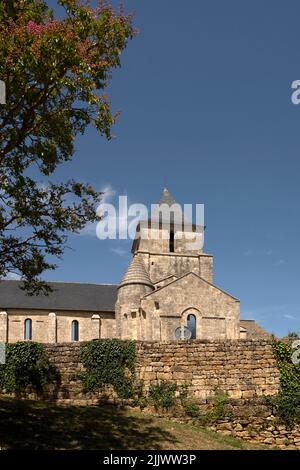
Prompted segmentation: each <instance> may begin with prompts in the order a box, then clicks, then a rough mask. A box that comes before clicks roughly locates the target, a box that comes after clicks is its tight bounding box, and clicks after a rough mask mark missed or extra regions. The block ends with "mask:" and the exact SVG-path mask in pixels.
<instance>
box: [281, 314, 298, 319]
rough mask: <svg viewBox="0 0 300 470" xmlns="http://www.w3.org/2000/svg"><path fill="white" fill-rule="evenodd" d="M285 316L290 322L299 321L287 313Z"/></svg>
mask: <svg viewBox="0 0 300 470" xmlns="http://www.w3.org/2000/svg"><path fill="white" fill-rule="evenodd" d="M283 316H284V318H287V319H288V320H299V319H298V318H296V317H294V315H288V314H287V313H285V314H284V315H283Z"/></svg>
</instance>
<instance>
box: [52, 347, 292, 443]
mask: <svg viewBox="0 0 300 470" xmlns="http://www.w3.org/2000/svg"><path fill="white" fill-rule="evenodd" d="M45 347H46V350H47V352H48V355H49V358H50V361H51V363H52V364H53V365H54V366H55V368H56V369H57V371H58V372H59V373H58V377H57V381H56V382H55V383H53V384H52V385H51V387H50V388H49V389H48V391H47V393H46V395H45V397H44V398H47V399H52V400H53V399H55V400H58V401H59V402H63V403H72V404H99V403H101V401H117V397H116V395H115V393H114V391H113V390H112V389H111V388H110V387H107V388H106V389H105V390H102V391H101V392H97V393H93V394H91V393H88V394H84V393H83V392H82V388H81V383H80V380H79V379H78V377H77V373H78V371H80V370H82V365H81V363H80V343H64V344H47V345H46V346H45ZM136 372H137V378H138V379H142V380H143V381H144V388H145V391H146V390H147V389H148V388H149V386H150V385H151V384H153V383H157V382H158V381H161V380H166V381H171V382H175V383H176V384H177V385H179V386H180V385H182V384H187V385H188V386H189V388H188V390H189V395H190V397H191V398H194V399H196V400H197V402H198V403H199V405H200V409H201V411H202V412H203V413H205V412H206V411H207V410H209V409H210V408H211V406H212V397H213V396H214V393H215V389H216V388H219V389H221V390H223V391H226V392H227V393H228V396H229V402H228V404H227V405H226V407H225V415H224V416H225V417H222V419H221V420H220V421H219V422H217V423H214V425H213V426H211V429H213V430H215V431H217V432H220V433H222V434H225V435H233V436H236V437H239V438H242V439H245V440H251V441H253V442H257V443H263V444H265V445H270V446H276V447H281V448H285V447H287V446H292V447H295V448H300V428H299V426H298V427H296V428H294V429H293V430H289V429H286V428H285V426H282V425H279V424H278V423H277V422H276V418H275V417H274V416H273V415H272V413H271V411H270V409H269V408H268V407H267V406H266V405H265V404H264V401H263V395H275V394H277V392H278V390H279V371H278V369H277V366H276V361H275V359H274V357H273V354H272V346H271V342H270V341H266V340H258V341H247V340H245V341H224V342H214V341H200V340H199V341H198V340H195V341H184V342H169V343H164V344H162V343H153V342H141V343H138V347H137V363H136ZM179 419H180V420H181V419H182V420H184V418H183V417H181V418H179Z"/></svg>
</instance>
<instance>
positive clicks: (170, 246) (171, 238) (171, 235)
mask: <svg viewBox="0 0 300 470" xmlns="http://www.w3.org/2000/svg"><path fill="white" fill-rule="evenodd" d="M169 249H170V253H174V231H173V230H171V231H170V240H169Z"/></svg>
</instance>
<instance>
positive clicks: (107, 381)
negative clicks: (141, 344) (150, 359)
mask: <svg viewBox="0 0 300 470" xmlns="http://www.w3.org/2000/svg"><path fill="white" fill-rule="evenodd" d="M80 358H81V362H82V364H83V366H84V369H85V370H84V371H83V372H80V374H79V377H80V379H81V382H82V385H83V388H84V390H85V391H89V392H93V391H95V390H97V389H99V388H101V387H103V386H104V385H112V386H113V388H114V390H115V391H116V392H117V394H118V397H119V398H123V399H127V398H132V396H133V393H134V382H135V360H136V344H135V342H134V341H124V340H120V339H98V340H93V341H89V342H87V343H84V344H82V345H81V350H80Z"/></svg>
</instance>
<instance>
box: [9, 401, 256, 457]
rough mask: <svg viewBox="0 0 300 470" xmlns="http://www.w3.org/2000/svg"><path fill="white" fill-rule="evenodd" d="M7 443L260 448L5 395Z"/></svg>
mask: <svg viewBox="0 0 300 470" xmlns="http://www.w3.org/2000/svg"><path fill="white" fill-rule="evenodd" d="M0 423H1V424H0V447H1V448H2V449H105V450H116V449H119V450H122V449H132V450H139V449H144V450H172V449H191V450H195V449H257V448H259V447H258V446H253V445H250V444H248V443H245V442H242V441H241V440H238V439H235V438H232V437H227V436H226V437H223V436H221V435H219V434H217V433H214V432H211V431H206V430H202V429H199V428H197V427H196V426H192V425H188V424H178V423H173V422H172V421H170V420H168V419H164V418H158V417H154V416H148V415H143V414H142V413H140V412H136V411H128V410H121V409H119V408H117V407H115V406H107V405H105V406H101V407H100V406H99V407H83V406H59V405H55V404H49V403H42V402H33V401H20V400H14V399H2V400H0Z"/></svg>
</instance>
